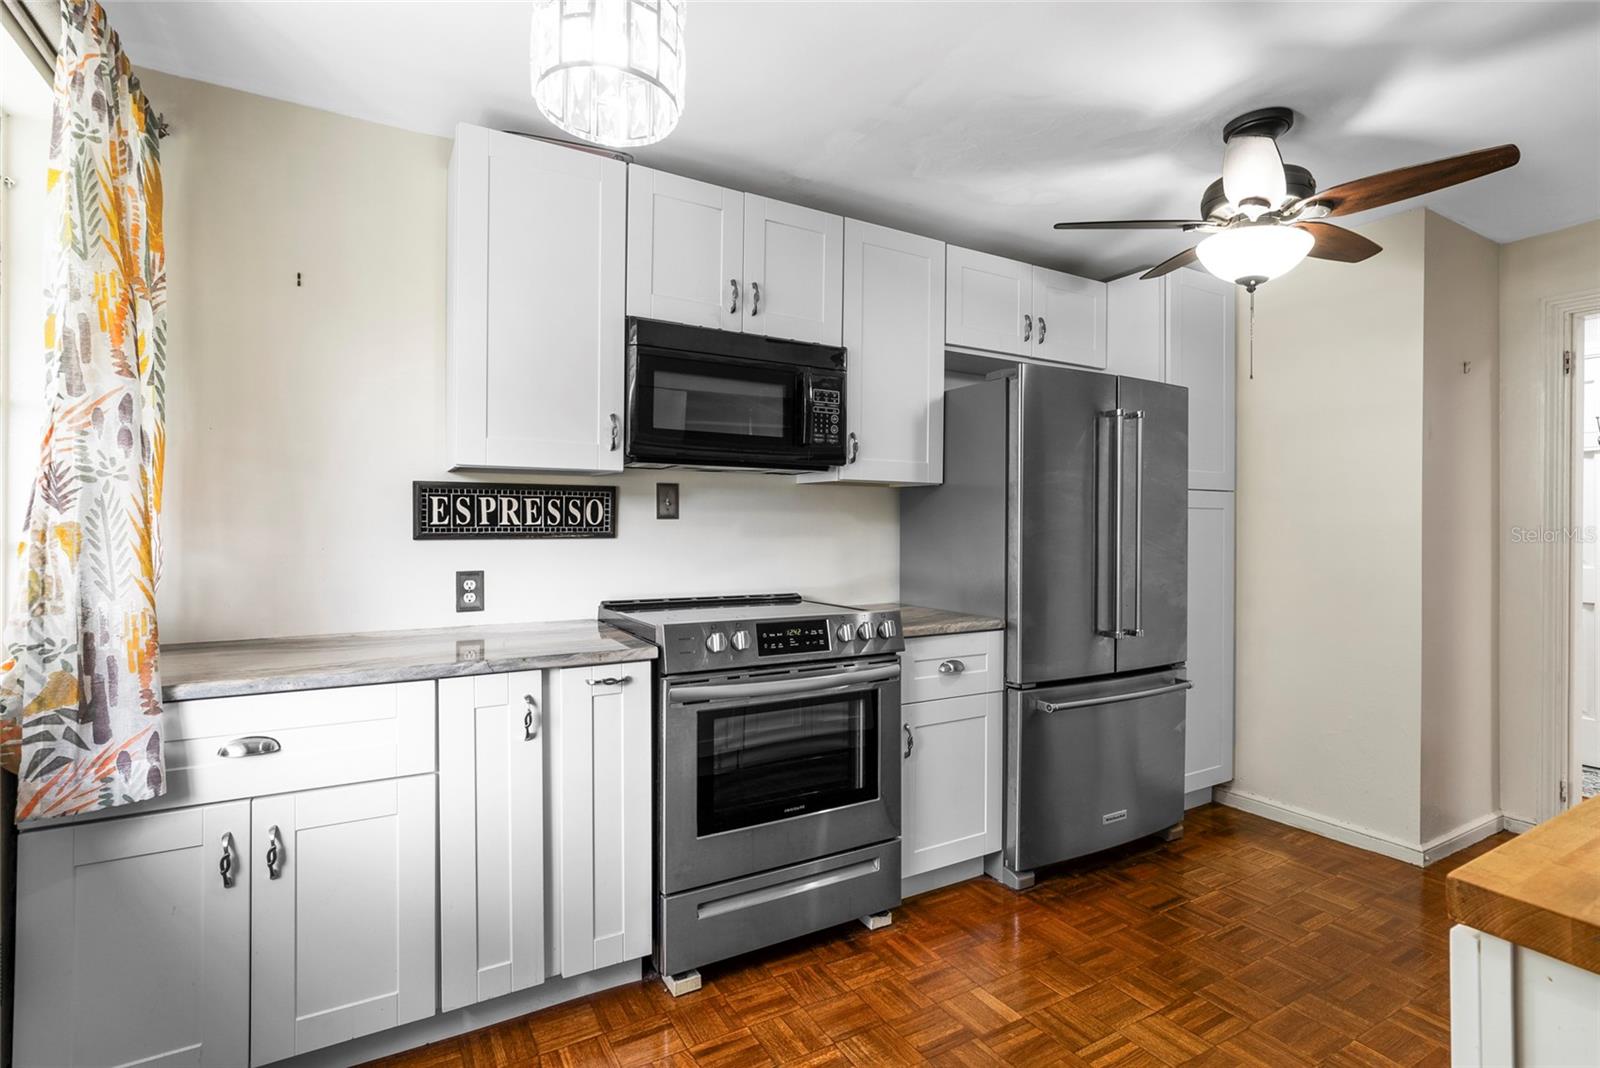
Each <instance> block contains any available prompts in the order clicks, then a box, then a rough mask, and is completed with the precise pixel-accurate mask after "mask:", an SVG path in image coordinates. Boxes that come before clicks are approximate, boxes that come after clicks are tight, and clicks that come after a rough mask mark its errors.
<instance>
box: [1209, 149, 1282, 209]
mask: <svg viewBox="0 0 1600 1068" xmlns="http://www.w3.org/2000/svg"><path fill="white" fill-rule="evenodd" d="M1222 189H1223V192H1224V193H1226V194H1227V197H1228V199H1229V200H1231V201H1232V202H1233V203H1235V204H1239V205H1241V206H1242V205H1243V204H1244V202H1245V201H1247V200H1262V201H1264V202H1266V204H1267V205H1268V206H1271V205H1275V204H1281V203H1283V201H1284V198H1286V197H1287V196H1288V195H1289V187H1288V183H1287V182H1286V180H1285V179H1284V176H1283V157H1282V156H1280V155H1279V154H1278V143H1277V142H1276V141H1274V140H1273V139H1272V138H1270V137H1258V136H1254V135H1246V134H1239V135H1235V136H1234V137H1231V138H1229V140H1228V144H1227V147H1226V148H1225V149H1223V153H1222Z"/></svg>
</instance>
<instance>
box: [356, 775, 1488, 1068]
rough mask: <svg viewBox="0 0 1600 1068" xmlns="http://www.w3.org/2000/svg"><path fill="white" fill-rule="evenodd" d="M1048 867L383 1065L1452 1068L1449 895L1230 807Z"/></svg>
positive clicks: (1428, 882) (1382, 861)
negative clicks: (1016, 889) (690, 987)
mask: <svg viewBox="0 0 1600 1068" xmlns="http://www.w3.org/2000/svg"><path fill="white" fill-rule="evenodd" d="M1185 830H1186V833H1185V836H1184V837H1183V838H1182V839H1181V840H1179V841H1176V842H1171V843H1159V842H1154V841H1146V842H1141V843H1137V844H1135V845H1133V846H1129V847H1127V848H1124V849H1121V850H1117V851H1114V852H1112V853H1108V854H1101V855H1100V856H1098V857H1096V858H1094V860H1093V862H1092V863H1079V864H1071V865H1065V866H1062V867H1060V868H1055V869H1050V870H1049V871H1048V872H1047V873H1045V875H1044V876H1043V877H1041V878H1040V880H1039V884H1038V885H1037V886H1036V887H1035V888H1034V889H1032V890H1030V891H1028V892H1027V893H1024V894H1013V893H1011V892H1010V891H1008V890H1006V889H1005V888H1003V887H1002V886H1000V885H999V884H998V883H995V882H993V881H991V880H988V879H977V880H973V881H970V882H966V883H962V884H959V885H957V886H952V887H948V888H946V889H944V890H938V891H935V892H933V893H929V894H925V895H922V896H920V897H917V898H914V899H912V900H911V901H910V902H909V903H907V904H906V905H904V906H902V907H901V908H900V909H898V910H896V912H895V922H894V925H893V926H892V927H889V928H887V929H884V930H881V931H868V930H867V929H866V928H864V927H861V926H859V925H852V926H847V927H840V928H836V929H834V930H832V931H828V932H824V933H822V934H820V935H817V936H813V937H810V938H807V939H804V940H801V941H799V942H793V943H788V944H786V945H783V946H778V947H774V948H773V949H771V950H767V951H764V952H762V953H757V954H753V955H751V956H748V957H744V958H740V959H739V960H736V961H732V962H729V963H726V964H723V965H721V966H717V967H713V968H708V969H706V970H705V971H704V977H705V988H704V989H703V990H701V991H699V992H698V993H695V994H691V995H688V996H687V997H683V998H679V999H676V1000H674V999H673V998H671V997H669V996H668V995H667V994H666V992H665V991H664V990H663V989H662V988H661V986H660V984H659V983H657V982H655V981H653V980H647V981H645V982H641V983H635V984H630V985H628V986H625V987H620V988H617V989H614V990H609V991H605V992H603V993H600V994H596V995H593V996H591V997H588V998H585V999H583V1000H581V1001H573V1002H568V1003H566V1004H563V1005H558V1006H556V1007H554V1008H551V1009H547V1010H545V1011H543V1012H538V1013H535V1014H533V1015H531V1016H526V1017H521V1018H519V1019H515V1020H510V1021H507V1022H505V1023H502V1024H498V1025H496V1026H494V1027H489V1028H485V1029H484V1030H481V1031H475V1032H472V1033H471V1034H467V1035H463V1036H461V1037H459V1038H455V1039H450V1040H447V1041H444V1042H439V1043H435V1044H433V1045H431V1046H426V1047H423V1048H421V1049H418V1050H413V1051H411V1052H409V1053H406V1054H403V1055H401V1056H398V1057H393V1058H390V1059H388V1060H386V1061H383V1062H380V1063H381V1064H382V1065H383V1066H384V1068H449V1066H463V1068H490V1066H509V1065H532V1064H542V1065H545V1066H550V1068H564V1066H573V1065H591V1064H592V1065H624V1066H632V1065H646V1064H659V1065H670V1066H673V1068H693V1066H696V1065H704V1066H707V1068H727V1066H744V1065H766V1064H786V1065H819V1066H820V1065H884V1064H915V1063H933V1064H944V1065H984V1064H1017V1065H1069V1066H1070V1065H1094V1066H1107V1068H1109V1066H1116V1068H1145V1066H1149V1068H1159V1066H1162V1065H1177V1064H1196V1065H1249V1066H1270V1068H1289V1066H1293V1065H1313V1064H1325V1065H1334V1066H1355V1065H1378V1066H1391V1065H1446V1064H1448V1063H1449V1055H1448V1047H1449V1035H1450V1029H1449V1022H1448V1021H1449V980H1448V976H1449V950H1448V932H1449V929H1450V921H1449V919H1448V918H1447V917H1446V915H1445V900H1444V875H1445V872H1446V871H1448V870H1449V869H1450V868H1452V867H1454V866H1455V865H1456V864H1459V863H1462V862H1463V861H1465V860H1467V859H1469V858H1470V857H1472V856H1476V855H1477V854H1479V853H1481V852H1483V851H1484V850H1486V849H1488V848H1491V847H1493V846H1494V845H1497V844H1498V843H1499V842H1500V841H1503V840H1504V839H1505V837H1506V836H1503V835H1502V836H1497V837H1496V838H1494V839H1490V840H1489V841H1487V842H1484V843H1482V844H1481V845H1479V846H1476V847H1474V848H1473V849H1470V850H1467V851H1464V852H1463V853H1460V854H1457V855H1456V856H1454V857H1451V858H1449V859H1448V860H1446V861H1443V862H1441V863H1439V864H1436V865H1434V866H1433V867H1431V868H1429V869H1427V870H1425V871H1423V870H1419V869H1417V868H1414V867H1412V866H1411V865H1408V864H1404V863H1401V862H1400V861H1395V860H1389V859H1386V858H1384V857H1379V856H1375V855H1374V854H1371V853H1366V852H1363V851H1361V850H1359V849H1354V848H1351V847H1349V846H1344V845H1340V844H1338V843H1336V842H1332V841H1329V840H1328V839H1326V838H1319V837H1317V836H1316V835H1313V834H1308V833H1306V832H1303V831H1297V830H1294V829H1292V828H1289V827H1284V826H1281V825H1279V824H1276V823H1272V822H1270V821H1268V820H1264V819H1260V818H1258V817H1255V816H1251V815H1248V814H1246V813H1242V812H1238V811H1235V810H1233V809H1227V808H1222V807H1220V806H1216V805H1209V806H1206V807H1204V808H1200V809H1195V810H1194V811H1191V812H1190V813H1189V814H1188V818H1187V820H1186V823H1185Z"/></svg>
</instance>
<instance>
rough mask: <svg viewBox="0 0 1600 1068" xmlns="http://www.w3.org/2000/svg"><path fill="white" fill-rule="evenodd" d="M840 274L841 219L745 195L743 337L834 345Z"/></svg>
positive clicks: (839, 318) (837, 334)
mask: <svg viewBox="0 0 1600 1068" xmlns="http://www.w3.org/2000/svg"><path fill="white" fill-rule="evenodd" d="M843 275H844V220H843V219H842V218H840V217H839V216H837V215H829V214H828V213H827V212H823V211H813V210H812V209H810V208H802V207H799V206H797V205H795V204H785V203H784V202H783V201H781V200H768V199H767V198H766V197H758V196H754V195H751V194H746V195H745V198H744V281H745V290H746V295H747V297H748V298H749V299H747V300H745V302H744V332H745V333H747V334H761V335H764V336H766V337H779V338H788V339H790V340H793V341H810V342H814V343H816V344H818V345H837V344H839V339H840V337H841V331H842V329H843V326H842V323H843V312H842V311H841V310H840V306H841V302H842V299H843V282H842V278H843Z"/></svg>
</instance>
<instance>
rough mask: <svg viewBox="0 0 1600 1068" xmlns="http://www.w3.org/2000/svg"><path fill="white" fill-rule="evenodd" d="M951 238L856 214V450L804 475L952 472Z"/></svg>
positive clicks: (851, 337)
mask: <svg viewBox="0 0 1600 1068" xmlns="http://www.w3.org/2000/svg"><path fill="white" fill-rule="evenodd" d="M944 298H945V290H944V243H943V242H942V241H934V240H933V239H931V238H927V237H919V236H917V235H915V234H905V233H901V232H900V231H898V230H889V229H886V228H884V227H882V226H873V225H872V224H871V223H864V222H857V221H856V220H854V219H846V220H845V224H844V347H845V348H846V350H848V351H849V354H850V379H849V386H848V387H847V388H848V389H849V396H848V397H847V398H846V404H845V421H846V426H847V429H848V432H849V434H850V440H851V441H852V443H853V444H854V447H855V456H856V458H855V460H854V461H853V462H851V463H848V464H846V465H845V466H844V467H840V468H835V469H834V470H832V471H826V472H820V473H818V474H815V475H800V476H799V481H801V482H831V481H841V482H889V483H894V484H897V485H902V486H914V485H938V484H939V482H940V481H942V480H943V477H944Z"/></svg>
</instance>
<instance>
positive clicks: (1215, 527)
mask: <svg viewBox="0 0 1600 1068" xmlns="http://www.w3.org/2000/svg"><path fill="white" fill-rule="evenodd" d="M1189 680H1190V681H1191V682H1193V683H1194V688H1193V689H1192V690H1190V691H1189V694H1188V720H1187V724H1186V726H1185V730H1184V762H1183V772H1184V774H1183V789H1184V792H1186V793H1188V792H1192V791H1195V790H1203V789H1205V788H1206V787H1208V786H1216V785H1217V784H1218V783H1224V782H1227V781H1228V780H1230V779H1232V778H1233V494H1231V493H1223V492H1217V491H1202V490H1190V491H1189Z"/></svg>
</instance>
